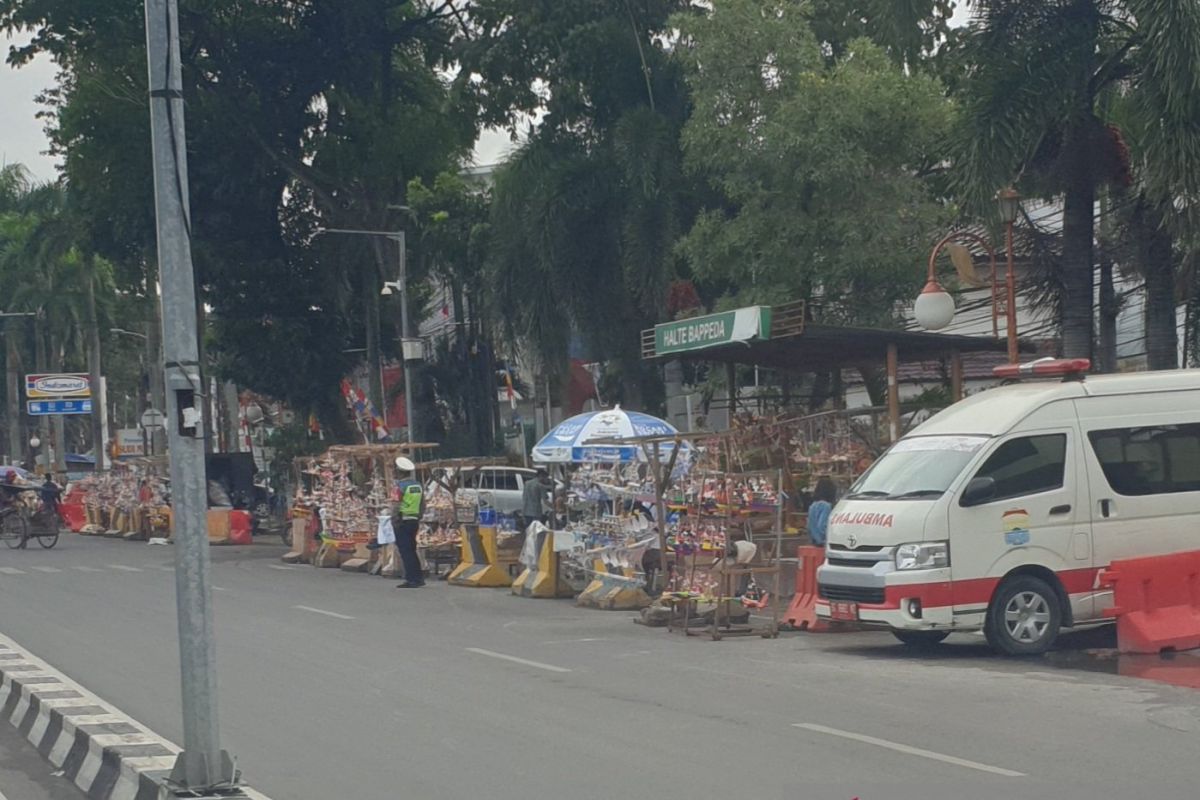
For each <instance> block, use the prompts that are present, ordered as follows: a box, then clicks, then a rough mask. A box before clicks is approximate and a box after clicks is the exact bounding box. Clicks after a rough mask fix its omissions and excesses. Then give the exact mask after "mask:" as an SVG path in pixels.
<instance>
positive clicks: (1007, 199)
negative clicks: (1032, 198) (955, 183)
mask: <svg viewBox="0 0 1200 800" xmlns="http://www.w3.org/2000/svg"><path fill="white" fill-rule="evenodd" d="M996 202H997V203H999V205H1000V216H1001V218H1002V219H1003V220H1004V232H1005V245H1006V246H1005V249H1006V250H1007V255H1008V272H1007V274H1006V275H1005V276H1004V288H1005V291H1006V293H1007V294H1008V297H1007V298H1005V303H1006V305H1005V307H1004V311H1005V321H1006V322H1007V323H1008V362H1009V363H1010V364H1015V363H1017V357H1018V354H1017V279H1016V277H1015V275H1014V273H1013V225H1014V224H1016V221H1017V214H1019V213H1020V211H1021V195H1019V194H1018V193H1017V190H1016V189H1014V188H1012V187H1011V186H1009V187H1008V188H1005V189H1001V190H1000V191H999V192H998V193H997V194H996ZM992 297H993V302H992V308H993V315H994V314H995V300H994V298H995V279H994V278H993V288H992Z"/></svg>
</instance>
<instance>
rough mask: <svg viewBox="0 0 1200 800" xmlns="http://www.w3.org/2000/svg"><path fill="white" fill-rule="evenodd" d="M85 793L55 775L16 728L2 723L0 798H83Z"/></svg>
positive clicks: (0, 733) (11, 799)
mask: <svg viewBox="0 0 1200 800" xmlns="http://www.w3.org/2000/svg"><path fill="white" fill-rule="evenodd" d="M83 797H84V794H83V792H81V791H79V790H78V789H76V788H75V784H73V783H71V782H70V781H69V780H67V779H66V778H63V777H60V776H56V775H55V774H54V767H52V766H50V763H49V762H48V761H46V760H45V759H44V758H42V757H41V755H40V754H39V753H38V751H37V750H35V749H34V748H33V745H31V744H30V743H29V742H27V741H25V738H24V737H23V736H21V735H20V734H19V733H17V729H16V728H14V727H13V726H11V725H8V724H0V800H80V799H81V798H83Z"/></svg>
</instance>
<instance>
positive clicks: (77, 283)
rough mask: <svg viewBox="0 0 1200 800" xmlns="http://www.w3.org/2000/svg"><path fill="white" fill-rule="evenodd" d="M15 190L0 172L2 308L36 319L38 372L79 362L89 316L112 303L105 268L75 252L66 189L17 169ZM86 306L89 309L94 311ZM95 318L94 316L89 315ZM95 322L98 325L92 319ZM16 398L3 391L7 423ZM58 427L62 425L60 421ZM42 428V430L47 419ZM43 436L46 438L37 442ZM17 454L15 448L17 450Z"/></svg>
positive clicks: (15, 358)
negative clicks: (31, 178) (6, 399)
mask: <svg viewBox="0 0 1200 800" xmlns="http://www.w3.org/2000/svg"><path fill="white" fill-rule="evenodd" d="M16 178H17V180H16V181H15V184H16V185H15V188H14V189H10V190H8V191H6V190H5V188H4V187H5V185H7V184H11V183H13V178H12V175H11V174H7V177H6V176H5V175H0V203H4V204H5V205H4V206H0V208H7V211H3V212H2V213H0V284H2V285H3V286H4V287H5V292H4V297H5V306H6V308H5V310H7V311H16V312H27V313H31V314H36V319H37V324H36V325H35V326H34V337H33V338H34V353H35V356H34V360H33V363H34V364H35V367H36V369H37V370H39V371H40V370H45V369H51V368H52V369H58V370H62V369H64V368H65V367H66V366H67V363H68V359H71V360H72V361H73V362H78V361H81V360H82V358H83V356H84V354H85V353H86V351H87V348H88V344H87V339H86V337H85V335H84V332H85V328H86V327H87V324H88V323H89V321H91V320H93V318H95V319H97V320H99V319H107V318H108V309H109V307H110V306H111V304H112V301H113V299H114V298H115V294H116V289H115V286H114V281H113V270H112V266H111V264H109V263H108V262H106V261H105V260H104V259H102V258H99V257H98V256H95V255H89V254H86V253H85V252H84V251H83V250H82V249H81V247H80V235H79V230H78V228H77V227H76V226H75V224H74V223H73V221H72V220H71V217H70V215H69V213H68V210H67V195H66V191H65V190H64V189H63V187H62V186H61V185H58V184H38V185H33V184H31V183H29V181H28V180H27V179H24V176H23V175H21V174H20V173H19V172H18V173H17V174H16ZM93 304H94V305H95V306H96V308H95V309H93ZM96 314H99V317H96V316H95V315H96ZM97 324H98V321H97ZM23 332H24V329H23V328H22V327H21V319H20V318H10V320H9V323H8V326H7V333H6V338H7V339H8V359H7V360H8V366H9V372H10V378H9V385H10V390H11V389H12V388H13V380H12V377H11V374H12V372H13V370H15V369H16V368H17V367H18V365H19V363H28V362H24V361H23V359H22V358H21V351H20V347H19V344H21V343H24V341H25V340H24V338H23V335H22V334H23ZM17 394H18V393H17V392H15V391H10V396H9V404H8V408H9V414H8V416H9V419H10V421H11V420H19V418H20V406H19V402H17V401H19V398H18V397H17V396H16V395H17ZM59 422H60V423H61V420H59ZM19 428H20V425H19V424H15V425H14V424H10V426H9V437H10V448H12V446H13V444H15V443H19V442H21V441H22V440H23V437H21V436H20V435H19ZM43 429H44V431H45V432H46V433H48V432H49V431H48V430H47V425H46V420H43ZM43 438H48V437H45V436H44V437H43ZM54 440H55V445H56V447H55V450H56V452H57V453H58V455H59V458H60V462H59V464H58V465H57V466H58V468H59V469H63V468H65V464H64V463H62V461H61V458H62V456H63V455H65V449H64V446H63V435H62V427H61V424H60V425H58V426H57V428H56V430H55V431H54ZM18 452H19V451H18Z"/></svg>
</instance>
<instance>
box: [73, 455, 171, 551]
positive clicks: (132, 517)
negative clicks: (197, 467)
mask: <svg viewBox="0 0 1200 800" xmlns="http://www.w3.org/2000/svg"><path fill="white" fill-rule="evenodd" d="M78 490H79V491H81V492H82V493H83V504H84V507H85V509H86V511H87V519H88V524H87V525H85V526H84V527H83V528H82V530H81V531H80V533H91V534H103V533H111V534H138V535H161V534H165V533H166V531H167V530H168V529H169V527H170V513H169V511H168V509H167V499H166V498H167V485H166V481H165V480H164V479H163V478H162V477H161V476H159V475H158V474H157V472H156V471H155V470H154V469H152V468H149V467H146V468H140V467H136V466H126V467H125V468H123V469H116V470H113V471H111V472H102V473H99V474H93V475H89V476H88V477H86V478H84V479H83V480H82V481H80V482H79V484H78Z"/></svg>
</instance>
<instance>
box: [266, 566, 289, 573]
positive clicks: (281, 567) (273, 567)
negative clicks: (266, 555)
mask: <svg viewBox="0 0 1200 800" xmlns="http://www.w3.org/2000/svg"><path fill="white" fill-rule="evenodd" d="M267 566H268V567H270V568H271V569H283V570H287V571H288V572H291V571H292V570H294V569H295V567H286V566H284V565H283V564H267Z"/></svg>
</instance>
